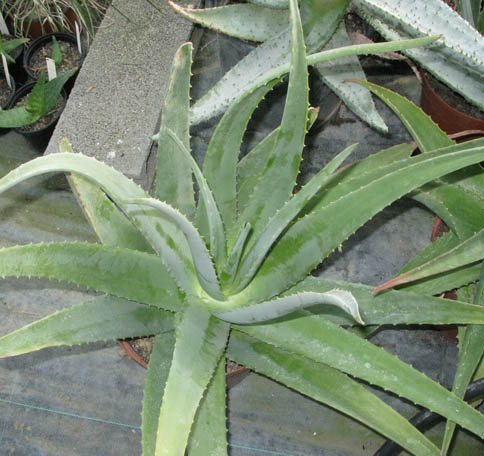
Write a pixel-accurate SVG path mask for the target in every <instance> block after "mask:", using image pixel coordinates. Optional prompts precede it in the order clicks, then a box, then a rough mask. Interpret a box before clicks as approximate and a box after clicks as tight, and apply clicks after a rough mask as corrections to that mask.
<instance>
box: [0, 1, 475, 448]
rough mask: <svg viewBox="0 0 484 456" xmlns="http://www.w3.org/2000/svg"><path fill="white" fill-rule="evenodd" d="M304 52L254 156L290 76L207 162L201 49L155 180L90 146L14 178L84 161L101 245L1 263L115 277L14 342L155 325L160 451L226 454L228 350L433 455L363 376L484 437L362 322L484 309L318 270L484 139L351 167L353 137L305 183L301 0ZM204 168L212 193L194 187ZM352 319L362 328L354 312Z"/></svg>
mask: <svg viewBox="0 0 484 456" xmlns="http://www.w3.org/2000/svg"><path fill="white" fill-rule="evenodd" d="M290 16H291V60H290V64H289V71H290V77H289V87H288V94H287V98H286V106H285V109H284V114H283V118H282V121H281V124H280V126H279V127H278V128H277V129H275V130H274V131H273V132H272V133H271V134H269V135H268V136H267V137H266V138H264V139H263V140H262V141H261V142H260V143H259V144H258V145H256V146H255V147H254V148H253V149H252V150H251V151H250V152H249V153H248V154H247V155H246V156H245V157H244V158H243V159H242V160H240V161H239V159H238V157H239V155H240V145H241V142H242V138H243V136H244V133H245V130H246V127H247V124H248V122H249V119H250V117H251V115H252V113H253V111H254V110H255V108H256V107H257V105H258V104H259V102H260V100H261V99H262V98H263V97H264V96H265V94H266V93H267V92H268V91H269V90H271V88H272V87H273V86H274V85H275V84H276V83H277V81H278V80H279V77H278V76H279V75H276V76H275V77H274V78H273V79H270V80H269V81H267V82H266V83H264V84H263V85H261V86H260V87H258V88H252V89H250V90H247V91H245V92H243V93H242V94H241V96H240V97H239V98H238V99H237V100H236V101H235V102H234V104H232V105H231V107H230V108H229V109H228V111H227V112H226V113H225V115H224V116H223V118H222V119H221V120H220V122H219V124H218V126H217V128H216V130H215V132H214V134H213V136H212V138H211V140H210V143H209V146H208V150H207V154H206V157H205V159H204V163H203V168H202V169H200V168H199V167H198V165H197V163H196V162H195V160H194V159H193V157H192V156H191V153H190V137H189V126H190V121H189V91H190V68H191V56H192V47H191V44H189V43H188V44H185V45H183V46H182V47H181V48H180V49H179V51H178V53H177V55H176V57H175V61H174V64H173V69H172V75H171V79H170V85H169V88H168V92H167V94H166V97H165V104H164V108H163V116H162V121H161V127H160V132H159V134H158V135H157V140H158V146H159V155H158V163H157V175H156V185H155V188H154V195H153V196H151V195H149V194H148V193H147V192H145V191H144V190H143V189H141V188H140V187H139V186H137V185H136V184H135V183H134V182H132V181H131V180H129V179H128V178H126V177H125V176H123V175H122V174H121V173H118V172H117V171H115V170H113V169H112V168H110V167H108V166H107V165H105V164H103V163H100V162H98V161H96V160H95V159H93V158H89V157H87V156H84V155H82V154H75V153H72V148H71V147H70V145H69V144H68V142H67V141H66V140H64V141H63V142H62V144H61V150H62V153H59V154H53V155H49V156H46V157H42V158H38V159H36V160H33V161H31V162H28V163H26V164H24V165H22V166H20V167H19V168H17V169H16V170H14V171H12V172H11V173H9V174H8V175H6V176H5V177H4V178H2V179H0V192H3V191H6V190H8V189H9V188H11V187H12V186H14V185H16V184H18V183H20V182H22V181H24V180H26V179H28V178H30V177H33V176H36V175H39V174H43V173H50V172H69V173H72V176H71V177H70V179H71V183H72V185H73V188H74V190H75V192H76V194H77V195H78V197H79V199H80V201H81V203H82V207H83V209H84V211H85V212H86V215H87V217H88V220H89V221H90V222H91V224H92V226H93V228H94V229H95V231H96V233H97V234H98V236H99V238H100V240H101V242H102V243H101V244H81V243H49V244H31V245H26V246H15V247H11V248H6V249H1V250H0V276H2V277H3V276H35V277H44V278H51V279H58V280H64V281H69V282H74V283H77V284H79V285H81V286H86V287H88V288H91V289H93V290H96V291H98V292H101V293H105V295H103V296H98V297H96V298H94V299H91V300H89V301H87V302H85V303H82V304H80V305H77V306H74V307H71V308H69V309H65V310H62V311H61V312H58V313H55V314H52V315H50V316H48V317H46V318H44V319H42V320H39V321H37V322H34V323H32V324H31V325H28V326H27V327H25V328H21V329H18V330H17V331H14V332H13V333H10V334H7V335H5V336H3V337H1V338H0V357H6V356H14V355H20V354H22V353H27V352H31V351H34V350H39V349H41V348H44V347H47V346H58V345H72V344H79V343H87V342H92V341H96V340H106V339H110V338H112V339H115V338H126V337H143V336H148V335H155V336H156V337H155V343H154V346H153V351H152V353H151V358H150V363H149V366H148V372H147V377H146V385H145V390H144V399H143V412H142V447H143V455H145V456H153V455H154V456H183V455H185V452H186V451H188V454H190V455H191V456H198V455H200V456H207V455H226V454H227V437H226V424H225V376H224V370H225V369H224V368H225V357H226V356H227V357H230V358H231V359H233V360H234V361H236V362H238V363H240V364H244V365H246V366H248V367H250V368H252V369H254V370H256V371H258V372H261V373H263V374H264V375H267V376H269V377H271V378H273V379H275V380H277V381H279V382H281V383H283V384H285V385H287V386H289V387H290V388H293V389H295V390H297V391H300V392H302V393H303V394H305V395H308V396H310V397H312V398H314V399H315V400H318V401H320V402H322V403H325V404H328V405H330V406H331V407H333V408H335V409H337V410H339V411H341V412H342V413H345V414H347V415H349V416H351V417H353V418H355V419H357V420H359V421H361V422H363V423H364V424H366V425H367V426H369V427H371V428H373V429H376V430H377V431H378V432H379V433H381V434H382V435H384V436H386V437H388V438H391V439H392V440H394V441H396V442H397V443H398V444H399V445H401V446H402V447H404V448H405V449H406V450H407V451H409V452H410V453H412V454H415V455H419V456H422V455H424V456H425V455H432V456H438V455H439V449H438V448H437V447H436V446H435V445H434V444H433V443H432V442H431V441H430V440H428V439H427V438H426V437H425V436H424V435H423V434H421V433H420V432H419V431H417V430H416V429H415V428H414V427H413V426H412V425H411V424H410V423H409V422H408V421H407V420H406V419H405V418H404V417H402V416H401V415H399V414H398V413H397V412H395V411H394V410H393V409H392V408H391V407H389V406H388V405H387V404H385V403H384V402H382V401H381V400H380V399H379V398H378V397H377V396H376V395H375V394H373V393H372V392H371V391H369V390H368V389H367V388H366V387H364V386H363V385H362V384H361V383H360V382H358V381H356V380H355V378H356V379H362V380H364V381H365V382H368V383H371V384H375V385H378V386H379V387H381V388H384V389H386V390H390V391H393V392H394V393H395V394H397V395H399V396H402V397H405V398H407V399H408V400H410V401H413V402H414V403H416V404H419V405H421V406H423V407H426V408H429V409H431V410H433V411H436V412H438V413H439V414H441V415H443V416H445V417H447V418H448V419H450V420H451V421H453V422H456V423H458V424H459V425H460V426H462V427H464V428H466V429H468V430H470V431H471V432H473V433H475V434H477V435H479V436H481V437H482V436H484V416H483V415H481V414H480V413H479V412H478V411H476V410H474V409H473V408H472V407H470V406H469V405H467V404H466V403H465V402H463V401H462V400H461V399H458V398H457V397H456V396H455V395H453V394H451V393H450V392H449V391H447V390H446V389H445V388H443V387H442V386H440V385H439V384H438V383H436V382H434V381H432V380H431V379H429V378H428V377H426V376H425V375H423V374H422V373H420V372H418V371H417V370H415V369H413V368H412V367H411V366H409V365H407V364H405V363H404V362H402V361H400V360H399V359H397V358H396V357H394V356H392V355H390V354H388V353H387V352H386V351H385V350H383V349H381V348H379V347H376V346H375V345H373V344H372V343H370V342H369V341H366V340H365V339H363V338H361V337H360V336H358V335H356V334H355V332H357V330H358V329H359V328H360V326H361V325H363V324H368V325H381V324H449V323H459V324H483V323H484V308H482V307H479V306H473V305H470V304H467V303H464V302H459V301H448V300H446V299H440V298H434V297H429V296H425V295H419V294H415V293H409V292H404V291H393V290H392V291H387V292H385V293H382V294H380V295H378V296H374V295H373V293H372V289H371V288H370V287H368V286H365V285H361V284H354V283H348V282H342V281H333V280H328V279H325V278H323V277H312V276H311V271H313V270H314V268H315V267H316V266H317V265H318V264H319V263H320V262H322V261H323V260H324V259H325V258H327V256H328V255H329V254H330V253H331V252H332V251H333V250H334V249H336V248H337V247H338V246H339V245H340V244H341V243H342V242H344V241H345V240H346V239H347V238H348V237H349V236H351V235H352V233H354V232H355V231H356V230H357V229H358V228H359V227H361V226H362V225H363V224H364V223H366V222H367V221H368V220H370V219H371V218H372V217H373V216H374V215H375V214H376V213H378V212H379V211H380V210H382V209H383V208H384V207H385V206H387V205H388V204H390V203H391V202H392V201H394V200H396V199H398V198H400V197H401V196H403V195H405V194H407V193H408V192H410V191H412V190H414V189H416V188H418V187H420V186H422V185H424V184H426V183H428V182H430V181H432V180H434V179H437V178H439V177H441V176H443V175H446V174H447V173H451V172H453V171H456V170H459V169H461V168H463V167H466V166H470V165H472V164H475V163H478V162H479V161H481V160H482V156H483V154H484V141H482V140H476V141H473V142H470V143H465V144H461V145H449V146H443V147H436V148H435V149H432V150H429V151H428V152H426V153H424V154H421V155H418V156H415V157H410V151H411V147H410V146H409V145H400V146H396V147H393V148H391V149H388V150H384V151H381V152H378V153H376V154H374V155H372V156H370V157H368V158H366V159H364V160H361V161H359V162H355V163H353V164H352V165H350V166H348V167H345V168H343V169H339V167H340V165H341V164H342V163H343V161H344V160H345V159H346V158H347V157H348V156H349V155H350V154H351V152H352V150H353V149H354V148H355V146H350V147H348V148H347V149H345V150H344V151H342V152H341V153H340V154H339V155H337V156H336V157H335V158H334V159H333V160H332V161H330V163H329V164H328V165H327V166H326V167H324V168H323V169H322V170H320V172H319V173H317V174H316V175H315V176H314V177H313V178H312V179H311V180H310V181H309V182H308V183H307V184H306V185H305V186H304V187H303V188H302V189H301V190H300V191H299V192H297V193H294V191H293V190H294V188H295V184H296V178H297V175H298V172H299V165H300V162H301V156H302V150H303V147H304V138H305V134H306V129H307V127H308V124H310V123H311V122H313V121H314V119H315V117H316V112H315V110H314V109H313V108H310V107H309V106H308V81H307V58H308V57H307V56H306V53H305V46H304V42H303V33H302V25H301V21H300V17H299V10H298V8H297V3H296V0H291V1H290ZM193 177H194V178H195V180H196V182H197V184H198V188H199V194H198V198H195V195H194V191H193ZM349 326H352V327H354V328H352V329H353V330H348V329H347V327H349Z"/></svg>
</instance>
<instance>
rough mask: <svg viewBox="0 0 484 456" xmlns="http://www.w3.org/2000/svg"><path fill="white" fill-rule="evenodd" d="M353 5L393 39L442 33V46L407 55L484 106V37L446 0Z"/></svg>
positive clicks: (371, 0) (356, 0)
mask: <svg viewBox="0 0 484 456" xmlns="http://www.w3.org/2000/svg"><path fill="white" fill-rule="evenodd" d="M352 7H353V8H354V9H355V10H356V12H357V13H358V14H359V15H361V16H362V17H363V18H364V19H365V20H367V21H368V22H369V23H370V24H371V25H372V26H373V27H374V28H376V29H377V30H378V32H380V33H381V34H382V35H383V36H384V37H385V38H386V39H389V40H398V39H402V38H409V37H416V36H422V35H423V34H441V35H442V36H443V41H442V44H441V45H439V46H432V47H429V48H426V49H424V48H420V49H413V50H406V51H404V52H405V54H407V55H408V56H409V57H410V58H411V59H412V60H415V61H417V62H418V63H419V65H420V66H422V67H423V68H425V69H427V70H428V71H430V72H431V73H432V74H434V75H435V76H436V77H437V78H438V79H441V80H442V81H444V82H445V83H446V85H448V86H449V87H451V88H452V89H453V90H455V91H456V92H459V93H460V94H461V95H462V96H464V97H465V98H466V99H467V100H468V101H469V102H470V103H474V104H475V105H476V106H479V107H481V109H484V81H483V79H482V74H483V72H484V52H483V49H484V37H483V36H482V35H481V34H480V33H479V32H478V31H477V30H476V29H475V28H473V27H472V26H471V25H470V24H469V23H468V22H466V21H465V20H464V19H463V18H462V17H461V16H460V15H459V14H457V13H456V12H455V11H453V10H452V8H450V7H449V6H448V5H447V4H446V3H445V2H442V1H440V0H427V1H421V0H411V1H408V2H404V3H403V2H400V1H399V0H353V1H352Z"/></svg>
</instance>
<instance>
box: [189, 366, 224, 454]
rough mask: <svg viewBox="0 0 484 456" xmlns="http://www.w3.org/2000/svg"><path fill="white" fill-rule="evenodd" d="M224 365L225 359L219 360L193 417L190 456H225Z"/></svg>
mask: <svg viewBox="0 0 484 456" xmlns="http://www.w3.org/2000/svg"><path fill="white" fill-rule="evenodd" d="M225 363H226V360H225V357H222V358H220V361H219V363H218V367H217V369H216V370H215V373H214V375H213V377H212V379H211V381H210V383H209V384H208V388H207V391H206V393H205V396H204V397H203V398H202V401H201V403H200V407H199V409H198V410H197V413H196V415H195V421H194V423H193V427H192V431H191V434H190V439H189V441H188V448H187V450H188V454H189V455H190V456H207V455H210V456H227V425H226V422H225V421H226V419H225V414H226V410H225V409H226V406H225V402H226V400H225V399H226V398H225V395H226V393H225V391H226V385H225ZM207 436H210V437H209V438H207Z"/></svg>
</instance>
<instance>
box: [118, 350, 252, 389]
mask: <svg viewBox="0 0 484 456" xmlns="http://www.w3.org/2000/svg"><path fill="white" fill-rule="evenodd" d="M118 345H119V346H120V347H121V348H122V349H123V351H124V352H125V353H126V355H127V356H128V358H131V359H132V360H133V361H136V362H137V363H138V364H139V365H140V366H142V367H144V368H145V369H147V368H148V364H147V363H146V361H145V360H144V359H142V358H140V357H139V356H138V354H137V353H136V352H135V351H134V350H133V347H131V345H130V344H129V342H128V341H126V340H118ZM249 372H250V370H249V369H248V368H247V367H240V368H238V369H235V370H233V371H231V372H227V373H226V374H225V380H226V382H227V387H228V388H232V386H235V385H237V384H238V383H240V382H241V381H242V380H243V379H244V378H245V377H247V375H249Z"/></svg>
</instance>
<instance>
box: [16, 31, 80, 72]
mask: <svg viewBox="0 0 484 456" xmlns="http://www.w3.org/2000/svg"><path fill="white" fill-rule="evenodd" d="M53 36H55V38H56V39H59V40H60V41H68V42H70V43H73V44H75V45H76V50H77V38H76V37H75V36H74V35H73V34H72V33H66V32H51V33H46V34H45V35H42V36H39V37H38V38H36V39H35V40H33V41H31V42H30V43H29V45H28V46H27V47H26V48H25V51H24V55H23V67H24V70H25V72H26V73H27V74H28V75H29V77H30V78H31V79H33V80H34V81H36V80H37V79H39V76H37V75H36V74H35V73H33V72H32V70H31V69H30V66H29V64H30V58H31V56H32V55H33V53H34V52H35V51H36V50H37V49H38V48H40V47H41V46H42V45H43V44H44V43H48V42H49V41H52V37H53ZM81 49H82V52H81V54H80V60H79V65H78V67H77V70H79V68H80V67H81V65H82V62H83V61H84V58H85V56H86V54H85V50H84V47H82V48H81ZM75 74H77V72H76V73H75Z"/></svg>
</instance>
